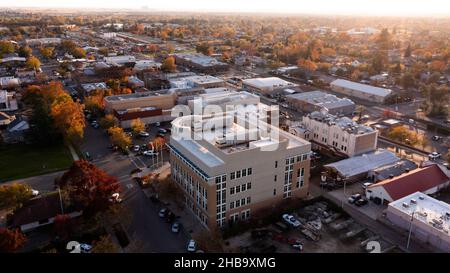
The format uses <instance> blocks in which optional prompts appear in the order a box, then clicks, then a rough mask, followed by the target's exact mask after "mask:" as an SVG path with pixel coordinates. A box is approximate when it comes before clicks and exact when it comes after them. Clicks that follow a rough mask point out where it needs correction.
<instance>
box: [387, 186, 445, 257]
mask: <svg viewBox="0 0 450 273" xmlns="http://www.w3.org/2000/svg"><path fill="white" fill-rule="evenodd" d="M386 218H387V219H388V220H389V221H390V222H392V223H393V224H395V225H397V226H399V227H400V228H402V229H404V230H405V231H407V232H409V231H411V238H412V239H413V240H418V241H422V242H425V243H427V244H428V245H429V246H431V247H433V248H435V249H436V250H438V251H442V252H445V253H448V252H450V233H449V232H450V205H449V204H447V203H445V202H442V201H439V200H436V199H434V198H432V197H430V196H428V195H426V194H424V193H421V192H416V193H413V194H410V195H408V196H405V197H403V198H401V199H398V200H397V201H394V202H391V203H390V204H389V206H388V208H387V210H386Z"/></svg>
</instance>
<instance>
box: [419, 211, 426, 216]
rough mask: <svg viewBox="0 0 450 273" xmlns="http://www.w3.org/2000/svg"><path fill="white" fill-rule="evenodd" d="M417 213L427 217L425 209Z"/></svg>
mask: <svg viewBox="0 0 450 273" xmlns="http://www.w3.org/2000/svg"><path fill="white" fill-rule="evenodd" d="M417 214H419V215H420V216H422V217H427V215H428V214H427V213H426V212H425V211H419V212H418V213H417Z"/></svg>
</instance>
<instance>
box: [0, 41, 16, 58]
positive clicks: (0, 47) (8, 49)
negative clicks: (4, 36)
mask: <svg viewBox="0 0 450 273" xmlns="http://www.w3.org/2000/svg"><path fill="white" fill-rule="evenodd" d="M11 53H14V45H13V44H12V43H11V42H9V41H0V57H2V56H3V55H5V54H11Z"/></svg>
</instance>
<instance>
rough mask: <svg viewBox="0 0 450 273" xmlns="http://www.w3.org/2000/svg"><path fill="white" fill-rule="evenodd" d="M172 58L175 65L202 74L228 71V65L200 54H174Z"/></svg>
mask: <svg viewBox="0 0 450 273" xmlns="http://www.w3.org/2000/svg"><path fill="white" fill-rule="evenodd" d="M174 56H175V62H176V64H177V65H180V66H184V67H188V68H191V69H193V70H195V71H198V72H202V73H216V72H221V71H226V70H228V69H229V66H228V64H226V63H223V62H220V61H218V60H216V59H214V58H213V57H209V56H206V55H203V54H200V53H186V54H176V55H174Z"/></svg>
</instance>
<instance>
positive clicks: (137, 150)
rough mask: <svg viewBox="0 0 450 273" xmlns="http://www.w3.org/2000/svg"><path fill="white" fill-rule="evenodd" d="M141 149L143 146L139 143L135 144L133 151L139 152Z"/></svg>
mask: <svg viewBox="0 0 450 273" xmlns="http://www.w3.org/2000/svg"><path fill="white" fill-rule="evenodd" d="M140 149H141V147H139V145H134V146H133V152H136V153H137V152H139V150H140Z"/></svg>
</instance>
